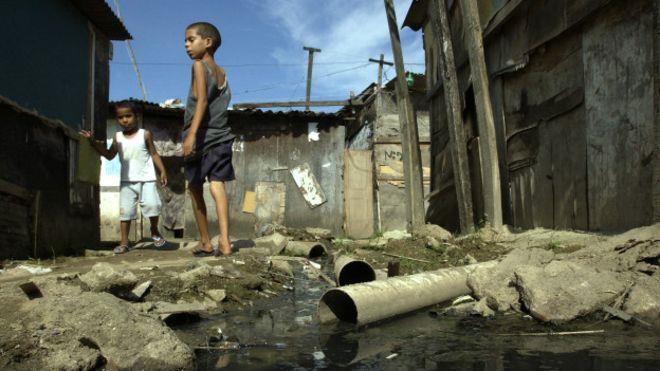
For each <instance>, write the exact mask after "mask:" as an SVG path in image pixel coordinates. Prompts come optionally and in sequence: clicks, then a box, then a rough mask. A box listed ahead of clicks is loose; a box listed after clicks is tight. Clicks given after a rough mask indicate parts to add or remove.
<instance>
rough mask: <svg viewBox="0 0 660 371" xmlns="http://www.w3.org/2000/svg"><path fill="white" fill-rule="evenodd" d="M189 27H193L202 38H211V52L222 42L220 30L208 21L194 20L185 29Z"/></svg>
mask: <svg viewBox="0 0 660 371" xmlns="http://www.w3.org/2000/svg"><path fill="white" fill-rule="evenodd" d="M191 28H194V29H195V30H196V31H197V33H198V34H199V36H201V37H203V38H207V37H208V38H210V39H211V52H212V53H215V51H216V50H218V48H219V47H220V45H221V44H222V37H220V31H218V29H217V28H216V27H215V26H214V25H212V24H210V23H208V22H195V23H193V24H191V25H190V26H188V27H186V30H189V29H191Z"/></svg>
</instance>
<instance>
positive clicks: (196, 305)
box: [134, 300, 217, 320]
mask: <svg viewBox="0 0 660 371" xmlns="http://www.w3.org/2000/svg"><path fill="white" fill-rule="evenodd" d="M134 306H135V308H136V309H138V310H139V311H141V312H144V313H150V314H155V315H158V316H159V317H160V319H163V320H164V319H167V317H169V316H170V315H172V314H180V313H190V314H198V313H204V312H208V311H209V310H212V309H215V308H217V303H216V302H213V301H211V300H209V301H193V302H180V303H169V302H166V301H157V302H146V303H137V304H134Z"/></svg>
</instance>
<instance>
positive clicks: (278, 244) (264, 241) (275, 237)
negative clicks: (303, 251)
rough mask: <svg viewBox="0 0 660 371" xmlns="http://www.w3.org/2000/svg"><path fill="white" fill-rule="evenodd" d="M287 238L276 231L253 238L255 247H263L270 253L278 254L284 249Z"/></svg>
mask: <svg viewBox="0 0 660 371" xmlns="http://www.w3.org/2000/svg"><path fill="white" fill-rule="evenodd" d="M287 242H289V238H288V237H286V236H283V235H281V234H279V233H277V232H275V233H273V234H271V235H269V236H264V237H259V238H256V239H255V240H254V244H255V246H256V247H265V248H268V249H270V253H271V255H278V254H280V253H281V252H282V250H284V248H285V247H286V244H287Z"/></svg>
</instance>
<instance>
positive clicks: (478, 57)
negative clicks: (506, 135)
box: [460, 0, 502, 228]
mask: <svg viewBox="0 0 660 371" xmlns="http://www.w3.org/2000/svg"><path fill="white" fill-rule="evenodd" d="M460 1H461V11H462V13H463V24H464V25H465V32H466V33H467V44H468V55H469V58H470V72H471V73H472V84H473V85H472V86H473V87H474V102H475V105H476V107H477V124H478V127H479V138H480V140H479V146H480V147H479V149H480V150H481V151H480V152H481V168H482V179H483V190H484V211H485V213H486V221H487V222H488V223H490V225H491V226H492V227H494V228H500V227H501V226H502V192H501V190H500V170H499V164H498V159H497V139H496V136H495V121H494V119H493V107H492V105H491V101H490V90H489V89H490V88H489V83H488V71H487V70H486V57H485V56H484V46H483V35H482V31H481V23H480V21H479V11H478V9H477V0H460Z"/></svg>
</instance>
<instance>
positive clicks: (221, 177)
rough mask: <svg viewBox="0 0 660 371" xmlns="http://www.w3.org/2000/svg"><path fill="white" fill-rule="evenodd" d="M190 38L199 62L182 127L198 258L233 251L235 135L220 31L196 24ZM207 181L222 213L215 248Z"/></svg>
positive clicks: (191, 53) (193, 55)
mask: <svg viewBox="0 0 660 371" xmlns="http://www.w3.org/2000/svg"><path fill="white" fill-rule="evenodd" d="M185 38H186V39H185V40H186V42H185V44H186V52H187V53H188V56H189V57H190V58H191V59H192V60H193V61H194V62H193V66H192V79H191V83H190V91H189V93H188V101H187V103H186V111H185V114H184V126H183V156H184V160H185V173H186V179H187V180H188V191H189V192H190V198H191V200H192V206H193V211H194V214H195V221H196V222H197V228H198V229H199V238H200V242H199V245H198V246H197V247H195V249H193V254H194V255H195V256H199V257H203V256H212V255H215V256H218V255H220V254H222V255H229V254H230V253H231V242H230V241H229V202H228V201H227V192H226V190H225V182H228V181H232V180H234V168H233V166H232V163H231V159H232V143H233V141H234V135H233V134H232V133H231V130H230V128H229V125H228V123H227V108H228V106H229V101H230V99H231V90H230V89H229V85H228V84H227V77H226V75H225V71H224V70H223V69H222V68H221V67H220V66H218V65H217V64H216V63H215V60H214V57H213V55H214V54H215V51H216V50H217V49H218V48H219V47H220V44H221V38H220V32H219V31H218V29H217V28H215V26H213V25H212V24H210V23H206V22H197V23H193V24H191V25H190V26H188V27H187V28H186V34H185ZM207 180H208V182H209V183H210V189H211V195H212V196H213V199H214V201H215V205H216V212H217V215H218V224H219V230H220V238H219V239H218V246H212V245H211V242H210V238H209V230H208V221H207V218H206V216H207V211H206V203H205V202H204V193H203V190H204V188H203V185H204V182H205V181H207Z"/></svg>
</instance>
